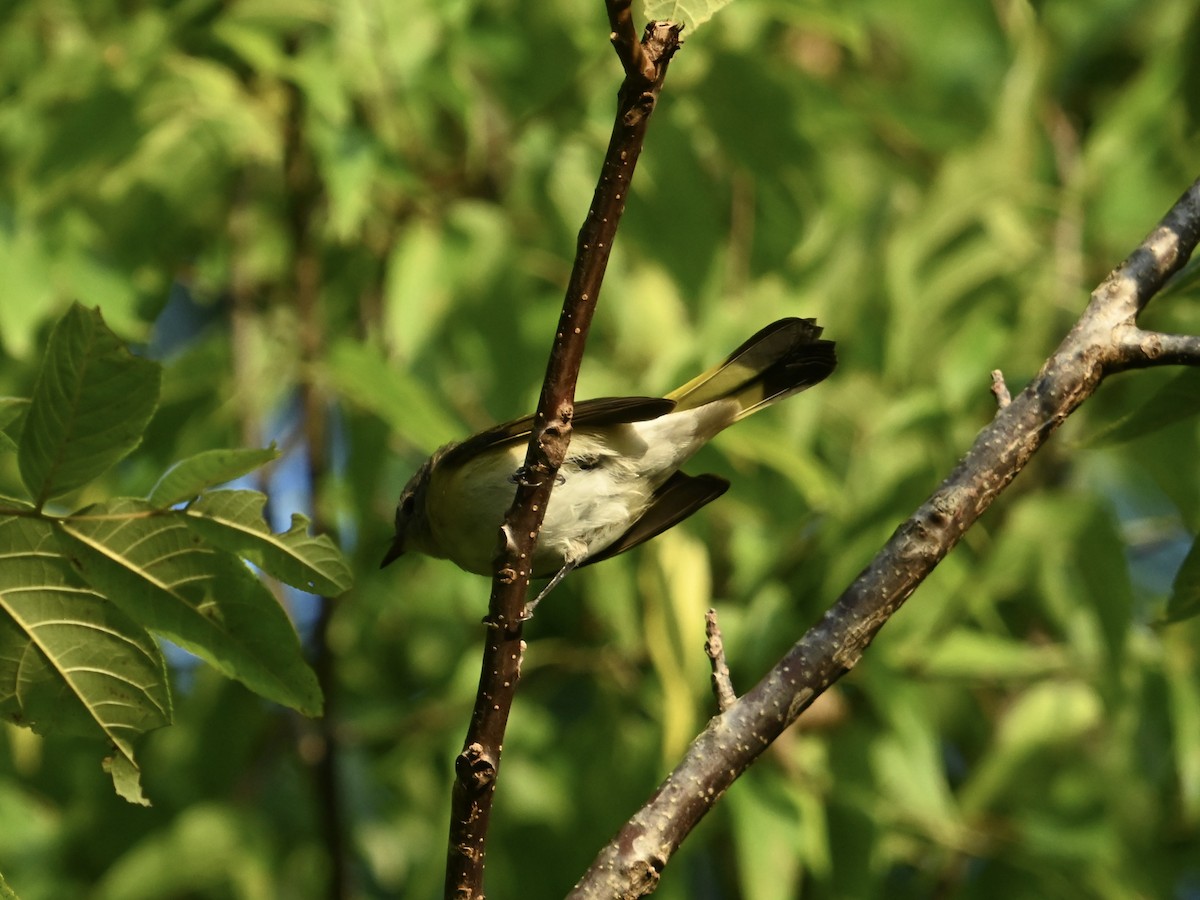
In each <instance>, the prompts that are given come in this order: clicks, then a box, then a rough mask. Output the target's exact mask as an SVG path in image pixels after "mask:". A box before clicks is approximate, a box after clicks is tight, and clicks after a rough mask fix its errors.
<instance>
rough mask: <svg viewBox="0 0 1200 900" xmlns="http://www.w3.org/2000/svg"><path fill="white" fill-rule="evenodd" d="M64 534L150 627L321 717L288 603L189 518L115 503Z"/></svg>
mask: <svg viewBox="0 0 1200 900" xmlns="http://www.w3.org/2000/svg"><path fill="white" fill-rule="evenodd" d="M58 527H59V530H60V531H61V533H62V534H63V535H64V536H65V539H66V540H67V541H69V543H70V546H71V553H72V555H74V556H77V557H78V559H79V561H80V564H81V570H82V572H83V575H84V577H85V578H87V579H88V581H89V582H90V583H91V584H92V585H93V586H95V587H96V588H98V589H100V590H102V591H103V592H104V593H105V594H107V595H108V596H109V597H110V598H111V599H112V602H113V603H114V604H116V605H117V606H120V607H121V609H123V610H124V611H125V612H127V613H128V614H129V615H130V616H132V617H133V618H135V619H136V620H137V621H139V622H141V623H142V624H143V625H145V627H147V628H149V629H150V630H152V631H155V632H157V633H159V634H161V635H163V636H164V637H167V638H169V639H170V640H172V641H174V642H175V643H177V644H179V645H180V646H181V647H183V648H185V649H187V650H190V651H191V652H193V653H195V654H196V655H197V656H199V657H201V658H202V659H204V660H205V661H206V662H208V663H209V664H211V665H212V666H214V667H215V668H216V669H218V670H220V671H221V672H223V673H225V674H226V675H228V676H229V677H230V678H236V679H237V680H238V681H241V682H242V683H243V684H245V685H246V686H247V687H249V688H250V689H251V690H254V691H256V692H257V693H259V694H262V695H263V696H264V697H267V698H268V699H271V700H274V701H275V702H277V703H282V704H284V705H285V706H290V707H292V708H294V709H298V710H300V711H301V712H304V713H307V714H309V715H315V714H317V713H319V712H320V709H321V694H320V690H319V688H318V687H317V683H316V677H315V676H314V674H313V672H312V670H311V669H310V668H309V667H308V665H307V664H306V663H305V661H304V657H303V655H302V654H301V652H300V642H299V640H298V638H297V637H296V631H295V629H294V628H293V627H292V624H291V621H290V620H289V619H288V617H287V614H286V613H285V612H284V610H283V608H282V607H281V606H280V605H279V602H278V601H277V600H276V599H275V597H274V596H273V595H272V594H271V592H270V591H268V590H267V589H266V587H265V585H263V583H262V582H261V581H260V580H259V579H258V578H256V577H255V576H254V574H253V573H252V572H250V570H249V569H247V567H246V566H245V565H244V564H243V563H242V562H241V561H240V560H239V559H237V557H235V556H233V555H232V554H230V553H228V552H226V551H223V550H220V549H217V548H215V547H212V546H210V545H208V544H207V543H206V542H205V541H204V540H203V539H202V538H201V537H200V536H199V535H197V534H196V533H195V532H194V531H193V530H192V529H191V528H189V527H188V522H187V520H186V519H185V516H184V514H183V513H182V512H175V511H165V512H164V511H162V510H157V509H155V508H154V507H152V506H151V505H150V504H148V503H146V502H145V501H143V500H128V499H122V500H111V501H108V502H107V503H101V504H95V505H93V506H89V507H87V508H86V509H83V510H80V511H79V512H78V513H76V514H75V515H73V516H71V517H69V518H66V519H63V520H61V521H60V522H59V523H58Z"/></svg>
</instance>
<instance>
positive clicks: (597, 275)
mask: <svg viewBox="0 0 1200 900" xmlns="http://www.w3.org/2000/svg"><path fill="white" fill-rule="evenodd" d="M609 20H610V23H611V24H612V27H613V34H612V41H613V44H614V46H615V47H616V49H617V53H618V55H619V56H620V58H621V61H622V63H623V65H624V66H625V80H624V82H623V83H622V85H621V89H620V91H619V93H618V95H617V115H616V121H615V123H614V125H613V131H612V136H611V138H610V140H609V145H608V151H607V153H606V154H605V157H604V163H603V166H602V167H601V170H600V179H599V182H598V183H597V185H596V192H595V194H594V196H593V198H592V205H591V208H590V209H589V210H588V214H587V218H586V219H585V220H584V223H583V227H582V228H581V229H580V231H579V240H578V245H577V248H576V254H575V264H574V267H573V269H572V272H571V278H570V282H569V283H568V286H567V292H566V299H565V301H564V303H563V310H562V315H561V317H560V318H559V323H558V330H557V332H556V334H555V337H554V344H553V347H552V349H551V352H550V359H549V362H548V364H547V366H546V377H545V381H544V382H543V385H542V392H541V397H540V399H539V401H538V407H537V412H536V414H535V418H534V427H533V434H532V435H531V437H530V442H529V449H528V451H527V453H526V457H525V466H524V470H523V471H524V474H525V477H524V478H523V479H521V482H520V483H519V484H518V486H517V492H516V497H515V499H514V501H513V505H512V506H511V507H510V508H509V511H508V513H507V515H506V516H505V519H504V525H503V527H502V529H501V548H500V551H499V553H498V555H497V557H496V573H497V574H496V577H495V579H494V580H493V582H492V593H491V598H490V601H489V604H488V623H489V627H488V632H487V639H486V641H485V644H484V651H483V663H482V668H481V674H480V679H479V690H478V693H477V695H476V699H475V708H474V711H473V713H472V715H471V723H470V726H469V727H468V730H467V736H466V740H465V741H464V745H463V750H462V752H461V753H460V754H459V756H458V758H457V760H456V761H455V772H456V776H457V777H456V779H455V783H454V790H453V794H452V801H451V819H450V842H449V854H448V859H447V865H446V886H445V896H446V897H448V898H479V897H482V896H483V866H484V857H485V850H486V841H487V830H488V825H489V822H490V819H491V810H492V799H493V795H494V792H495V788H496V777H497V773H498V770H499V766H500V752H501V747H502V746H503V743H504V732H505V728H506V726H507V724H508V715H509V711H510V710H511V708H512V701H513V696H514V694H515V692H516V685H517V680H518V678H519V677H520V665H521V658H522V655H523V652H524V642H523V641H522V639H521V633H522V610H523V609H524V606H525V595H526V591H527V589H528V587H529V578H530V560H532V559H533V552H534V547H535V545H536V542H537V534H538V531H539V529H540V528H541V524H542V518H543V516H544V514H545V509H546V504H547V502H548V500H549V497H550V490H551V488H552V486H553V484H554V478H555V475H556V474H557V472H558V468H559V466H560V465H562V461H563V459H564V457H565V456H566V451H567V445H568V443H569V441H570V439H571V419H572V416H573V412H574V399H575V382H576V379H577V377H578V375H579V366H580V363H581V361H582V359H583V349H584V344H585V343H586V341H587V334H588V329H589V327H590V325H591V321H592V313H593V311H594V310H595V307H596V300H597V298H598V296H599V293H600V285H601V282H602V280H603V278H604V271H605V268H606V267H607V265H608V257H609V253H610V250H611V248H612V241H613V238H614V236H615V234H616V230H617V224H618V222H619V221H620V218H621V213H622V212H623V211H624V208H625V198H626V197H627V196H628V192H629V184H630V181H631V179H632V177H633V171H634V167H635V165H636V164H637V160H638V156H639V154H640V153H641V149H642V145H643V143H644V141H645V136H646V128H647V125H648V123H649V117H650V114H651V113H652V112H653V110H654V106H655V103H656V102H657V99H658V93H659V91H660V90H661V88H662V83H663V79H664V77H665V76H666V72H667V64H668V62H669V61H670V58H671V56H672V54H673V53H674V52H675V50H676V49H677V48H678V38H679V29H678V28H677V27H676V26H672V25H668V24H651V25H650V26H648V27H647V29H646V33H645V35H644V36H643V38H642V41H641V42H640V43H639V42H638V41H637V37H636V33H635V32H634V30H633V23H632V18H631V16H630V14H629V2H628V0H611V2H610V4H609Z"/></svg>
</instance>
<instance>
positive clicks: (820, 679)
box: [570, 181, 1200, 900]
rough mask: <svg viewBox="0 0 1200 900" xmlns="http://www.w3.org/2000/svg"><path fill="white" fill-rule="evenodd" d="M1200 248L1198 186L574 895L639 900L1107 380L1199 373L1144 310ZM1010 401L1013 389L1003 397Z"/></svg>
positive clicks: (1188, 349) (1195, 343)
mask: <svg viewBox="0 0 1200 900" xmlns="http://www.w3.org/2000/svg"><path fill="white" fill-rule="evenodd" d="M1198 239H1200V181H1197V182H1195V183H1194V184H1193V185H1192V186H1191V187H1190V188H1189V189H1188V191H1187V192H1186V193H1185V194H1184V195H1183V197H1181V198H1180V200H1179V201H1178V202H1177V203H1176V204H1175V206H1174V207H1172V209H1171V211H1170V212H1169V213H1167V215H1166V217H1164V219H1163V220H1162V222H1161V223H1160V224H1159V226H1158V228H1156V229H1155V230H1154V231H1153V232H1151V234H1150V235H1149V236H1148V237H1147V238H1146V240H1145V241H1143V242H1142V244H1141V246H1140V247H1138V249H1137V250H1135V251H1134V252H1133V253H1132V254H1131V255H1130V256H1129V258H1128V259H1126V260H1125V262H1124V263H1122V264H1121V265H1120V266H1119V267H1117V268H1116V269H1115V270H1114V271H1113V272H1112V274H1110V275H1109V276H1108V278H1106V279H1105V280H1104V283H1103V284H1101V285H1100V286H1099V287H1098V288H1097V289H1096V290H1095V291H1094V292H1093V293H1092V297H1091V302H1090V303H1089V304H1088V306H1087V309H1085V310H1084V312H1083V315H1082V316H1080V318H1079V321H1078V322H1076V324H1075V326H1074V327H1073V328H1072V329H1071V331H1070V333H1069V334H1068V335H1067V336H1066V338H1065V339H1064V340H1063V342H1062V343H1061V344H1060V345H1059V347H1058V349H1057V350H1055V352H1054V354H1053V355H1052V356H1051V357H1050V358H1049V359H1048V360H1047V361H1046V363H1045V365H1043V366H1042V369H1041V371H1040V372H1039V373H1038V375H1037V377H1036V378H1034V379H1033V381H1032V382H1031V383H1030V384H1029V385H1028V386H1027V387H1026V388H1025V390H1023V391H1021V393H1020V394H1018V395H1017V396H1016V397H1013V398H1012V399H1011V401H1009V402H1007V403H1005V402H1003V400H1004V398H1003V396H1002V395H1001V394H999V393H998V394H997V396H998V398H999V399H1000V400H1001V402H1000V403H999V407H1000V408H999V409H998V411H997V412H996V415H995V418H993V420H992V422H991V423H990V424H989V425H988V426H987V427H986V428H984V429H983V431H982V432H980V434H979V436H978V437H977V438H976V439H975V443H974V444H973V445H972V447H971V449H970V450H969V451H967V455H966V456H965V457H963V459H962V460H961V461H960V462H959V463H958V465H957V466H956V467H955V469H954V471H953V472H951V473H950V475H949V477H947V478H946V480H945V481H944V482H942V484H941V486H940V487H939V488H938V489H937V490H936V491H935V492H934V493H933V495H932V496H931V497H930V498H929V499H928V500H926V501H925V503H924V504H922V505H921V507H920V508H919V509H918V510H917V511H916V512H915V513H913V515H912V516H910V517H909V518H908V519H907V520H906V521H904V522H903V523H901V525H900V527H899V528H897V529H896V532H895V534H893V535H892V537H891V539H890V540H889V541H888V543H887V544H886V545H885V546H884V547H883V549H882V550H880V552H879V554H878V555H877V556H876V557H875V558H874V559H873V560H872V561H871V563H870V565H868V566H867V568H866V569H864V570H863V572H862V573H861V574H860V575H859V576H858V577H857V578H856V579H855V580H854V582H853V583H852V584H851V585H850V586H849V587H848V588H847V589H846V590H845V592H844V593H843V594H842V595H841V597H839V598H838V600H837V602H836V603H835V604H834V605H833V607H831V608H830V609H829V611H828V612H826V613H825V615H824V617H823V618H822V619H821V621H820V622H818V623H817V624H816V625H815V626H814V627H813V628H811V629H810V630H809V631H808V633H807V634H805V635H804V636H803V637H802V638H801V639H800V640H799V641H798V642H797V643H796V644H795V645H794V646H793V647H792V648H791V650H789V651H788V653H787V655H786V656H784V658H783V659H781V660H780V661H779V662H778V663H777V664H776V665H775V667H774V668H773V669H771V671H769V672H768V673H767V675H766V677H765V678H763V679H762V680H761V681H760V682H759V683H758V684H757V685H756V686H755V687H754V688H753V689H752V690H751V691H750V692H749V693H747V694H746V695H745V696H743V697H741V698H740V699H738V700H737V701H736V702H735V703H733V704H732V705H731V706H730V707H729V708H728V709H725V710H723V711H722V712H721V713H720V714H719V715H717V716H715V717H714V718H713V719H712V720H711V721H710V722H709V724H708V727H707V728H705V730H704V731H703V732H702V733H701V734H700V735H699V736H698V737H697V738H696V739H695V740H694V741H693V742H692V745H691V746H690V747H689V748H688V750H687V753H686V755H685V756H684V759H683V761H682V762H681V763H680V764H679V765H678V766H677V767H676V768H675V770H674V771H673V772H672V773H671V774H670V775H668V776H667V779H666V780H665V781H664V782H663V783H662V785H660V786H659V788H658V790H656V791H655V792H654V794H653V796H652V797H651V798H650V799H649V800H648V801H647V802H646V804H645V806H643V807H642V808H641V809H640V810H639V811H638V812H637V813H636V814H635V815H634V816H633V818H631V819H630V820H629V821H628V822H627V823H626V824H625V826H624V827H623V828H622V829H621V830H620V832H619V833H618V834H617V836H616V837H615V838H613V840H612V841H611V842H610V843H609V844H608V845H607V846H606V847H604V848H603V849H602V850H601V851H600V854H599V855H598V856H597V857H596V859H595V861H594V862H593V863H592V865H591V867H590V868H589V869H588V871H587V872H586V873H585V874H584V876H583V878H582V879H581V880H580V882H579V883H578V884H577V885H576V886H575V889H574V890H573V891H572V893H571V894H570V896H571V897H573V898H577V900H581V898H604V900H611V898H614V897H620V898H632V897H640V896H643V895H645V894H648V893H650V892H651V891H653V890H654V888H655V886H656V885H657V883H658V879H659V875H660V873H661V872H662V870H663V868H664V867H665V866H666V864H667V861H668V860H669V859H670V858H671V856H672V854H673V853H674V852H675V850H676V849H677V848H678V847H679V845H680V843H681V842H682V841H683V839H684V838H685V837H686V836H687V835H688V834H689V833H690V832H691V830H692V828H694V827H695V825H696V823H697V822H699V821H700V819H701V818H702V817H703V816H704V814H705V813H707V812H708V810H710V809H711V808H712V807H713V806H714V805H715V803H716V802H717V800H718V799H719V798H720V797H721V795H722V794H724V793H725V791H726V790H728V788H729V786H730V785H731V784H732V783H733V782H734V780H735V779H737V778H738V776H740V775H741V774H742V772H744V771H745V770H746V768H747V767H749V765H750V764H751V763H753V762H754V761H755V760H756V759H757V758H758V756H759V755H760V754H761V753H762V752H763V751H764V750H765V749H766V748H767V747H768V746H770V744H771V742H772V741H774V740H775V738H776V737H778V736H779V734H780V733H781V732H782V731H783V730H784V729H785V728H787V727H788V726H789V725H790V724H792V722H794V721H795V720H796V718H797V717H798V716H799V715H800V713H802V712H803V711H804V710H805V709H806V708H807V707H808V706H809V704H810V703H812V701H813V699H814V698H816V697H817V696H818V695H819V694H820V693H821V692H823V691H824V690H825V689H826V688H828V687H829V686H830V685H831V684H833V683H834V682H835V681H837V679H839V678H840V677H841V676H842V675H844V674H845V673H846V672H848V671H849V670H850V669H851V668H853V667H854V665H855V664H856V663H857V662H858V660H859V659H860V658H861V656H862V654H863V652H864V651H865V650H866V648H867V646H868V645H869V644H870V643H871V640H872V639H873V638H874V637H875V634H876V633H877V632H878V631H879V629H880V628H882V627H883V625H884V623H886V622H887V620H888V619H889V618H890V617H891V616H892V614H893V613H895V612H896V610H898V609H899V608H900V606H901V605H902V604H903V603H904V601H905V600H907V599H908V597H909V595H911V594H912V592H913V591H914V590H915V589H916V587H917V585H919V584H920V583H921V582H922V581H923V580H924V579H925V578H926V576H928V575H929V573H930V572H932V571H933V569H934V567H935V566H937V564H938V563H939V562H940V561H941V560H942V559H943V558H944V557H945V556H946V554H947V553H949V552H950V550H951V549H952V548H953V547H954V545H955V544H957V543H958V541H959V539H960V538H961V537H962V535H963V533H964V532H965V531H966V530H967V529H968V528H969V527H970V526H971V525H972V524H973V523H974V522H975V520H976V519H978V518H979V516H980V515H982V513H983V512H984V510H986V509H987V508H988V507H989V506H990V505H991V504H992V502H993V501H994V500H995V499H996V497H997V496H998V495H999V494H1000V492H1001V491H1003V490H1004V488H1005V487H1006V486H1007V485H1008V484H1009V483H1010V482H1011V481H1012V480H1013V479H1014V478H1015V477H1016V476H1017V474H1018V473H1019V472H1020V471H1021V470H1022V469H1023V468H1024V467H1025V464H1026V463H1028V462H1029V460H1030V458H1031V457H1032V456H1033V454H1034V453H1035V452H1037V450H1038V448H1040V447H1041V446H1042V444H1044V443H1045V442H1046V440H1047V439H1048V438H1049V437H1050V435H1051V434H1052V433H1053V432H1054V431H1055V429H1057V428H1058V426H1059V425H1061V424H1062V423H1063V422H1064V421H1065V420H1066V418H1067V416H1069V415H1070V414H1071V413H1072V412H1074V411H1075V410H1076V409H1077V408H1078V407H1079V405H1080V404H1081V403H1083V402H1084V401H1085V400H1086V399H1087V398H1088V397H1090V396H1091V395H1092V394H1093V393H1095V391H1096V389H1097V388H1098V387H1099V385H1100V383H1101V381H1102V380H1103V379H1104V377H1105V376H1106V375H1108V374H1111V373H1113V372H1119V371H1122V370H1124V369H1129V368H1138V367H1146V366H1152V365H1167V364H1174V363H1184V364H1190V365H1195V364H1197V362H1200V353H1198V352H1197V351H1198V350H1200V338H1197V337H1192V336H1182V335H1165V334H1156V333H1152V332H1145V331H1142V330H1141V329H1139V328H1138V326H1137V317H1138V314H1139V313H1140V312H1141V310H1142V309H1143V308H1144V307H1145V305H1146V303H1147V302H1149V300H1150V298H1151V297H1153V296H1154V295H1155V294H1156V293H1157V292H1158V291H1159V290H1160V289H1161V288H1162V287H1163V285H1164V284H1165V282H1166V281H1167V279H1168V278H1169V277H1170V276H1171V275H1172V274H1173V273H1174V272H1176V271H1178V270H1179V269H1180V268H1181V267H1182V266H1183V265H1184V263H1186V262H1187V259H1188V257H1189V256H1190V255H1191V253H1192V251H1193V250H1194V249H1195V247H1196V243H1197V240H1198ZM1004 394H1007V389H1005V390H1004Z"/></svg>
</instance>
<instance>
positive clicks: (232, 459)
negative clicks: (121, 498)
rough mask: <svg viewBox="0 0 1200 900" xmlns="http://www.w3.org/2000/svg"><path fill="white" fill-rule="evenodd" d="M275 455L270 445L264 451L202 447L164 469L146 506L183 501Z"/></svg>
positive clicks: (276, 455) (266, 461)
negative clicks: (148, 504) (206, 448)
mask: <svg viewBox="0 0 1200 900" xmlns="http://www.w3.org/2000/svg"><path fill="white" fill-rule="evenodd" d="M278 457H279V451H278V450H276V449H275V445H274V444H272V445H271V446H270V447H268V448H267V449H265V450H204V451H202V452H200V453H197V454H196V455H195V456H191V457H188V458H187V459H185V460H182V461H180V462H178V463H176V464H175V465H173V466H172V467H171V468H170V469H168V470H167V472H166V474H164V475H163V477H162V478H161V479H159V482H158V484H156V485H155V486H154V490H153V491H151V492H150V496H149V498H148V499H149V502H150V505H151V506H158V507H166V506H173V505H174V504H176V503H183V502H184V501H187V500H191V499H193V498H195V497H196V496H197V495H198V494H199V493H200V492H201V491H203V490H204V489H205V488H210V487H215V486H217V485H220V484H225V483H226V482H228V481H233V480H234V479H235V478H240V477H241V476H243V475H246V474H248V473H250V472H253V471H254V470H255V469H257V468H258V467H259V466H261V465H264V464H265V463H268V462H270V461H271V460H273V459H277V458H278Z"/></svg>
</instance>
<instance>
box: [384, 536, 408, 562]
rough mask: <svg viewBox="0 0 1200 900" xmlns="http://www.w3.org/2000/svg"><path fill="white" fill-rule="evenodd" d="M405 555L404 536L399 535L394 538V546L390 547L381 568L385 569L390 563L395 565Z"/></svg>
mask: <svg viewBox="0 0 1200 900" xmlns="http://www.w3.org/2000/svg"><path fill="white" fill-rule="evenodd" d="M403 555H404V536H403V535H400V534H397V535H396V536H395V537H394V538H392V546H390V547H388V552H387V553H386V554H384V557H383V562H381V563H380V564H379V568H381V569H382V568H384V567H385V566H387V565H389V564H390V563H394V562H395V561H396V560H398V559H399V558H400V557H401V556H403Z"/></svg>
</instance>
